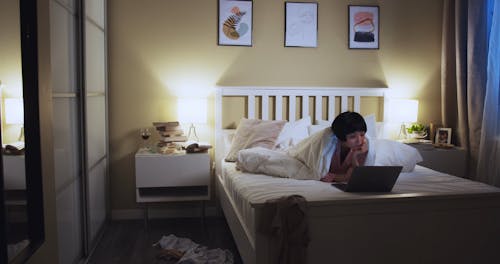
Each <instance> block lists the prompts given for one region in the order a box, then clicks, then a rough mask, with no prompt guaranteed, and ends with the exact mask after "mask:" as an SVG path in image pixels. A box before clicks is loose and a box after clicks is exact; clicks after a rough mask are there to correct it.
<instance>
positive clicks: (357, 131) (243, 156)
mask: <svg viewBox="0 0 500 264" xmlns="http://www.w3.org/2000/svg"><path fill="white" fill-rule="evenodd" d="M366 131H367V126H366V122H365V120H364V119H363V117H362V116H361V115H359V114H358V113H355V112H344V113H342V114H340V115H339V116H337V117H336V118H335V120H334V121H333V123H332V127H327V128H325V129H323V130H320V131H318V132H316V133H314V134H312V135H311V136H309V137H307V138H305V139H304V140H302V141H300V142H299V143H298V144H296V145H295V146H292V147H290V148H289V149H288V150H287V151H286V152H282V151H275V150H271V149H266V148H262V147H256V148H249V149H243V150H240V151H239V152H238V155H237V156H238V157H237V160H236V166H237V168H238V169H240V170H242V171H244V172H251V173H260V174H266V175H270V176H277V177H284V178H292V179H298V180H321V181H325V182H332V181H346V180H348V179H349V177H350V174H351V171H352V168H354V167H355V166H403V172H410V171H413V169H414V167H415V164H416V163H418V162H420V161H422V157H421V156H420V154H419V153H418V151H417V150H416V149H415V148H413V147H410V146H407V145H405V144H402V143H400V142H397V141H393V140H387V139H371V138H369V137H368V136H367V134H366Z"/></svg>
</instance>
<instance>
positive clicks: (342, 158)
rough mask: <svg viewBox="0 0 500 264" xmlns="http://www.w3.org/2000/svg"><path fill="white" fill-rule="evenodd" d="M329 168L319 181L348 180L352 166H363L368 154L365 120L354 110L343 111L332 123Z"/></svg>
mask: <svg viewBox="0 0 500 264" xmlns="http://www.w3.org/2000/svg"><path fill="white" fill-rule="evenodd" d="M332 131H333V134H334V135H333V136H332V145H334V149H333V155H332V156H331V157H332V158H331V161H330V169H329V170H328V173H327V174H326V175H324V176H323V177H322V178H321V181H325V182H333V181H340V182H342V181H348V180H349V178H350V177H351V173H352V170H353V168H354V167H357V166H363V165H364V164H365V161H366V157H367V155H368V139H367V138H366V137H365V133H366V122H365V120H364V118H363V117H362V116H361V115H360V114H358V113H356V112H344V113H341V114H340V115H338V116H337V117H336V118H335V120H333V123H332Z"/></svg>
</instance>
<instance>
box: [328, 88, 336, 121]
mask: <svg viewBox="0 0 500 264" xmlns="http://www.w3.org/2000/svg"><path fill="white" fill-rule="evenodd" d="M334 117H335V96H333V95H330V96H328V121H330V123H331V122H333V118H334Z"/></svg>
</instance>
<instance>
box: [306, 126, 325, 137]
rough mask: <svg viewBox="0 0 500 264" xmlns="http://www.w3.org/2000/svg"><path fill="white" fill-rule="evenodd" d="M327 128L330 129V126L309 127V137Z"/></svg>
mask: <svg viewBox="0 0 500 264" xmlns="http://www.w3.org/2000/svg"><path fill="white" fill-rule="evenodd" d="M327 127H330V126H329V125H328V126H325V125H310V126H308V127H307V132H308V133H309V136H310V135H312V134H314V133H316V132H318V131H321V130H323V129H325V128H327Z"/></svg>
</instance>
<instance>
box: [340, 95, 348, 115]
mask: <svg viewBox="0 0 500 264" xmlns="http://www.w3.org/2000/svg"><path fill="white" fill-rule="evenodd" d="M347 104H348V103H347V95H342V96H341V97H340V112H345V111H347V109H348V105H347Z"/></svg>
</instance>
